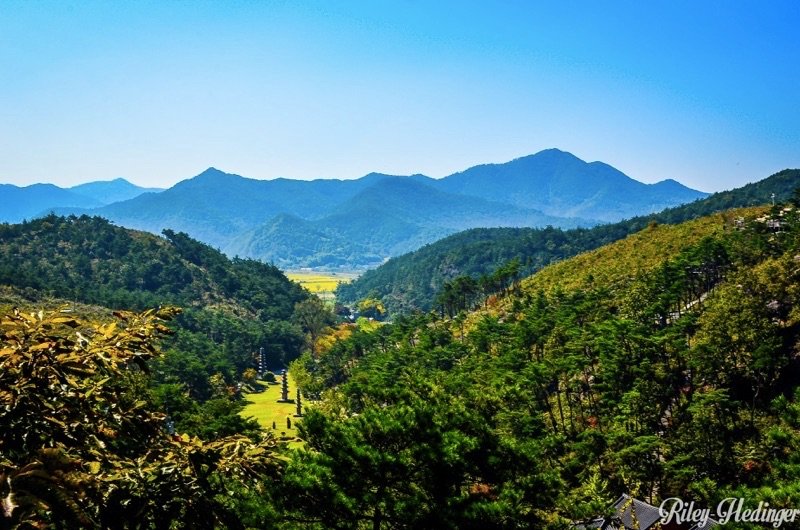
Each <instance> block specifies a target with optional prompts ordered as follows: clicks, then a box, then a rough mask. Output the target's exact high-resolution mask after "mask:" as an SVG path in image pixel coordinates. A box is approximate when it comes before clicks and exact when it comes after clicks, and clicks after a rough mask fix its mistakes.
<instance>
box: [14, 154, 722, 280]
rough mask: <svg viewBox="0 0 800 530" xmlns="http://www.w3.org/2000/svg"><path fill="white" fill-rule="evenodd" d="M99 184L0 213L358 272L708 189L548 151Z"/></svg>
mask: <svg viewBox="0 0 800 530" xmlns="http://www.w3.org/2000/svg"><path fill="white" fill-rule="evenodd" d="M114 182H117V181H114ZM98 184H99V183H90V184H87V185H82V186H78V187H76V188H77V189H76V188H72V189H70V190H61V191H62V192H65V193H68V195H66V194H65V195H63V197H61V196H59V197H46V198H43V199H41V200H40V201H39V206H40V207H39V208H38V209H37V210H36V212H34V213H30V211H31V209H32V208H33V207H35V206H36V205H35V202H36V201H34V200H28V206H27V207H26V208H25V209H24V210H19V209H17V210H13V211H9V213H7V212H5V211H3V214H2V217H0V219H1V220H4V221H15V220H19V219H20V218H21V217H20V215H22V216H27V217H30V216H32V215H35V214H41V213H47V212H48V211H51V210H52V211H55V212H56V213H64V214H66V213H76V214H80V213H87V214H90V215H99V216H102V217H105V218H107V219H109V220H111V221H114V222H115V223H117V224H119V225H122V226H127V227H130V228H138V229H142V230H147V231H150V232H155V233H160V232H161V230H163V229H165V228H170V229H173V230H176V231H183V232H186V233H188V234H189V235H191V236H192V237H194V238H197V239H199V240H201V241H203V242H206V243H208V244H211V245H213V246H215V247H218V248H220V249H222V250H223V251H224V252H226V253H227V254H229V255H239V256H243V257H253V258H258V259H262V260H266V261H271V262H273V263H275V264H276V265H279V266H281V267H286V268H288V267H305V266H310V267H348V268H357V267H365V266H370V265H375V264H377V263H380V262H382V261H384V260H385V259H386V258H388V257H391V256H396V255H399V254H402V253H404V252H408V251H410V250H414V249H416V248H419V247H420V246H422V245H424V244H426V243H430V242H432V241H435V240H437V239H440V238H441V237H444V236H446V235H448V234H452V233H455V232H458V231H461V230H465V229H468V228H475V227H499V226H527V227H537V226H538V227H542V226H547V225H552V226H558V227H564V228H571V227H576V226H590V225H593V224H596V223H597V222H609V221H615V220H619V219H622V218H626V217H632V216H634V215H640V214H646V213H651V212H655V211H659V210H662V209H664V208H666V207H669V206H674V205H677V204H682V203H686V202H690V201H693V200H695V199H699V198H702V197H704V196H706V194H705V193H703V192H700V191H696V190H692V189H690V188H687V187H685V186H683V185H681V184H679V183H678V182H675V181H671V180H669V181H663V182H659V183H657V184H643V183H641V182H638V181H636V180H633V179H631V178H630V177H628V176H626V175H625V174H624V173H622V172H620V171H618V170H616V169H614V168H613V167H611V166H609V165H607V164H604V163H601V162H592V163H586V162H584V161H582V160H580V159H579V158H577V157H575V156H574V155H572V154H570V153H566V152H563V151H559V150H557V149H549V150H546V151H542V152H540V153H537V154H535V155H530V156H526V157H523V158H518V159H516V160H512V161H511V162H507V163H505V164H487V165H480V166H475V167H473V168H470V169H467V170H465V171H463V172H460V173H456V174H453V175H450V176H448V177H445V178H442V179H433V178H430V177H426V176H424V175H412V176H392V175H384V174H379V173H371V174H369V175H366V176H364V177H361V178H359V179H355V180H334V179H319V180H313V181H301V180H290V179H275V180H253V179H248V178H244V177H241V176H238V175H232V174H228V173H225V172H223V171H220V170H218V169H215V168H209V169H207V170H206V171H204V172H203V173H201V174H199V175H197V176H196V177H194V178H191V179H187V180H184V181H181V182H179V183H178V184H176V185H175V186H173V187H171V188H169V189H167V190H165V191H161V192H159V193H143V192H144V191H148V190H143V189H141V188H139V190H141V191H140V192H139V194H137V195H136V196H132V197H131V198H128V200H124V198H123V199H117V200H119V202H115V201H112V200H110V199H111V198H112V197H117V196H114V195H112V190H105V191H103V189H102V187H101V186H99V185H98ZM131 186H132V185H131ZM24 189H25V190H27V189H28V188H24ZM87 190H89V191H92V193H91V194H89V193H87ZM51 191H52V190H51ZM78 192H83V194H79V193H78ZM73 195H74V196H73ZM56 199H58V200H61V201H62V202H61V203H58V202H57V201H56ZM4 202H5V201H4ZM98 203H100V204H98ZM4 210H5V209H4ZM21 212H23V213H21ZM15 216H16V218H15Z"/></svg>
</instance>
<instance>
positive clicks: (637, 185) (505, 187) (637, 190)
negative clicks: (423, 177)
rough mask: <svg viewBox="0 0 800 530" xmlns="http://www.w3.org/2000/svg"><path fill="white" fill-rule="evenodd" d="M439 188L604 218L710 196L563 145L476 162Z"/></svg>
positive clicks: (563, 213) (555, 212) (558, 212)
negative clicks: (647, 180)
mask: <svg viewBox="0 0 800 530" xmlns="http://www.w3.org/2000/svg"><path fill="white" fill-rule="evenodd" d="M437 187H439V189H443V190H446V191H450V192H452V193H461V194H465V195H478V196H481V197H483V198H487V199H490V200H495V201H499V202H507V203H509V204H513V205H515V206H519V207H523V208H533V209H537V210H541V211H543V212H544V213H547V214H550V215H559V216H564V217H583V218H587V219H599V220H602V221H619V220H621V219H624V218H628V217H633V216H636V215H642V214H647V213H653V212H657V211H660V210H663V209H664V208H668V207H670V206H676V205H678V204H682V203H685V202H690V201H693V200H696V199H700V198H703V197H705V196H706V195H707V194H706V193H703V192H700V191H697V190H692V189H690V188H687V187H686V186H684V185H682V184H680V183H678V182H677V181H674V180H668V181H662V182H659V183H656V184H644V183H642V182H639V181H637V180H634V179H632V178H630V177H628V176H627V175H625V174H624V173H622V172H621V171H619V170H618V169H616V168H614V167H612V166H610V165H608V164H606V163H604V162H588V163H587V162H584V161H583V160H581V159H580V158H578V157H576V156H575V155H573V154H571V153H567V152H564V151H560V150H558V149H548V150H545V151H541V152H539V153H537V154H535V155H529V156H525V157H521V158H517V159H514V160H512V161H510V162H506V163H505V164H484V165H479V166H475V167H472V168H469V169H467V170H465V171H462V172H459V173H455V174H453V175H450V176H449V177H446V178H444V179H442V180H441V181H438V182H437Z"/></svg>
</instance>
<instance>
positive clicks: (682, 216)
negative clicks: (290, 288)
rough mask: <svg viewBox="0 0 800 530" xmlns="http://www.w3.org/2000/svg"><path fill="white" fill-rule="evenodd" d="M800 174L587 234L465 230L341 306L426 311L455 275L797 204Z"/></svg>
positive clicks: (350, 293) (379, 275)
mask: <svg viewBox="0 0 800 530" xmlns="http://www.w3.org/2000/svg"><path fill="white" fill-rule="evenodd" d="M798 188H800V169H787V170H783V171H780V172H778V173H776V174H774V175H772V176H770V177H768V178H765V179H763V180H760V181H758V182H754V183H750V184H747V185H745V186H742V187H740V188H736V189H733V190H728V191H723V192H718V193H714V194H712V195H709V196H708V197H706V198H704V199H701V200H698V201H694V202H692V203H689V204H684V205H681V206H676V207H673V208H668V209H665V210H662V211H660V212H658V213H654V214H649V215H643V216H637V217H632V218H630V219H626V220H624V221H619V222H616V223H607V224H603V225H600V226H595V227H592V228H589V229H585V228H578V229H571V230H561V229H558V228H553V227H547V228H476V229H472V230H465V231H463V232H459V233H456V234H452V235H450V236H448V237H445V238H443V239H440V240H438V241H436V242H434V243H431V244H429V245H425V246H423V247H421V248H419V249H417V250H415V251H413V252H409V253H407V254H403V255H401V256H397V257H394V258H392V259H390V260H388V261H387V262H386V263H384V264H382V265H380V266H379V267H377V268H375V269H372V270H369V271H366V272H365V273H364V274H362V275H361V276H360V277H359V278H358V279H357V280H355V281H354V282H352V283H349V284H342V285H340V286H339V288H338V290H337V293H336V296H337V300H339V301H341V302H343V303H355V302H357V301H358V300H361V299H363V298H366V297H368V296H369V297H375V298H378V299H380V300H381V302H382V303H383V305H384V306H385V307H386V308H387V309H388V310H389V312H390V313H394V314H398V313H404V312H412V311H416V310H428V309H430V308H431V307H432V306H433V304H434V300H435V298H436V296H437V294H438V293H439V292H440V291H441V290H442V289H443V287H444V286H445V284H446V283H447V282H450V281H453V280H455V279H456V278H458V277H461V276H470V277H472V278H474V279H476V280H477V279H478V278H480V277H481V276H487V275H491V274H492V273H493V272H495V271H496V270H498V269H499V268H500V267H502V266H503V265H505V264H506V263H508V262H510V261H511V260H517V261H518V262H519V264H520V272H521V274H522V275H529V274H533V273H535V272H536V271H538V270H540V269H542V268H543V267H546V266H547V265H549V264H550V263H553V262H556V261H562V260H564V259H566V258H569V257H571V256H575V255H577V254H580V253H582V252H586V251H589V250H593V249H595V248H598V247H601V246H603V245H606V244H609V243H612V242H614V241H618V240H620V239H624V238H625V237H627V236H629V235H631V234H634V233H636V232H639V231H641V230H642V229H644V228H646V227H647V226H650V225H657V224H676V223H681V222H684V221H688V220H692V219H697V218H699V217H703V216H708V215H711V214H713V213H716V212H722V211H725V210H728V209H731V208H741V207H746V206H754V205H765V204H769V203H770V201H771V200H774V201H779V202H780V201H788V200H792V199H793V197H794V199H793V200H795V201H796V202H797V201H798V200H800V198H799V197H797V195H796V191H795V190H797V189H798Z"/></svg>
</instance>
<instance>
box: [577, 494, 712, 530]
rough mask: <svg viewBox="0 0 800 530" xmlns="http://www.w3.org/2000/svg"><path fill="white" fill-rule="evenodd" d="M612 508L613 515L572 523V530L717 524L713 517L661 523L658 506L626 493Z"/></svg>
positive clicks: (697, 529)
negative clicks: (700, 522) (701, 519)
mask: <svg viewBox="0 0 800 530" xmlns="http://www.w3.org/2000/svg"><path fill="white" fill-rule="evenodd" d="M613 508H614V514H613V515H611V516H609V517H597V518H595V519H592V520H589V521H584V522H579V523H575V524H573V525H572V530H650V529H652V530H708V529H710V528H713V527H715V526H717V525H718V524H719V523H718V522H717V521H715V520H714V519H709V520H708V522H707V523H706V524H705V525H702V524H699V523H698V524H696V523H683V524H678V523H676V522H674V521H670V522H669V523H667V524H662V523H661V512H660V510H659V507H658V506H653V505H652V504H648V503H646V502H644V501H640V500H639V499H634V498H633V497H631V496H629V495H626V494H622V496H621V497H620V498H619V499H617V501H616V502H615V503H614V505H613Z"/></svg>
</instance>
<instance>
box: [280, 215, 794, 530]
mask: <svg viewBox="0 0 800 530" xmlns="http://www.w3.org/2000/svg"><path fill="white" fill-rule="evenodd" d="M799 236H800V226H798V220H797V214H796V212H795V211H793V210H787V211H783V210H782V209H778V208H776V209H775V210H774V211H773V212H765V211H764V210H763V209H762V210H757V209H756V210H746V211H734V212H729V213H727V214H725V215H716V216H711V217H705V218H701V219H699V220H697V221H693V222H689V223H684V224H681V225H677V226H658V225H652V226H651V227H649V228H647V229H645V230H644V231H642V232H640V233H639V234H636V235H635V236H633V237H631V238H628V239H626V240H624V241H621V242H619V243H617V244H614V245H610V246H608V247H605V248H603V249H599V250H598V251H596V252H594V253H589V254H585V255H582V256H580V257H579V258H577V259H572V260H567V261H565V262H563V263H561V264H558V265H556V266H553V267H549V268H546V269H545V270H544V271H542V272H541V273H539V274H537V275H534V276H533V277H531V278H529V279H527V280H525V281H522V282H519V283H518V284H516V285H514V286H511V287H510V288H509V290H508V294H507V295H506V296H505V297H500V298H494V299H492V300H491V301H490V302H489V303H488V308H487V309H482V310H480V311H478V312H477V313H470V314H467V313H461V314H459V315H457V316H456V317H455V318H452V319H451V318H444V319H442V318H441V317H440V316H439V315H438V313H431V314H428V315H422V314H419V315H418V316H416V317H400V318H398V319H397V321H396V323H395V324H393V325H391V326H385V327H383V328H381V329H380V331H378V332H374V333H356V334H354V335H353V336H352V337H351V338H349V339H347V340H344V341H340V342H338V343H336V344H334V345H333V346H332V347H331V348H330V349H329V350H327V351H325V352H322V353H320V354H319V355H318V356H317V357H311V356H308V355H307V356H305V357H303V358H301V360H300V361H298V362H297V363H296V364H295V366H294V367H293V368H294V370H296V371H297V372H298V373H301V374H303V377H302V378H301V379H302V380H304V381H305V385H306V386H307V388H308V389H309V390H310V391H312V392H318V393H321V394H322V395H323V396H325V401H324V406H321V407H318V408H316V409H315V410H314V411H312V413H311V414H310V415H309V417H307V418H306V420H305V422H304V424H303V430H304V433H305V437H306V439H307V446H306V448H305V449H304V450H303V451H301V452H300V453H299V454H298V456H296V457H295V459H294V460H293V462H292V464H291V465H290V466H289V467H288V469H287V475H286V477H287V478H286V479H285V480H289V481H290V483H294V482H297V483H298V484H307V483H308V481H309V480H310V479H308V478H307V476H308V474H311V473H317V474H322V475H323V476H326V477H328V480H327V481H326V482H325V483H324V484H321V485H318V486H317V489H316V490H315V492H314V495H313V496H311V497H306V498H305V502H312V503H313V506H314V507H313V510H309V509H307V508H303V507H301V506H297V507H296V509H298V510H301V511H303V513H305V514H306V516H307V517H311V514H316V516H315V519H316V520H317V521H319V522H320V525H321V526H322V527H324V526H326V525H327V526H334V524H335V523H334V521H336V520H340V519H342V518H344V519H348V520H353V521H354V520H371V521H372V522H373V523H375V524H376V526H381V525H385V526H386V527H401V526H405V527H413V528H565V527H567V526H568V523H569V521H574V520H580V519H582V518H587V517H590V516H592V515H597V514H600V513H603V512H604V510H605V509H606V508H607V506H608V505H609V504H610V502H611V501H612V500H613V499H614V498H616V497H617V496H618V495H619V494H620V493H623V492H628V493H632V494H633V495H636V496H639V497H640V498H643V499H647V500H651V501H654V502H655V501H658V500H659V499H663V498H666V497H670V496H681V497H682V498H685V499H692V500H694V501H696V502H697V503H699V504H702V505H707V506H716V503H717V502H719V501H720V500H721V499H723V498H725V497H729V496H736V497H739V496H742V497H746V498H748V499H758V500H763V501H766V502H769V503H771V505H772V506H776V507H778V506H779V507H797V506H798V505H800V489H798V484H800V460H798V456H797V455H798V454H800V453H798V451H797V450H798V448H800V405H798V401H797V400H798V399H800V391H799V390H800V389H799V388H798V383H797V382H798V376H800V364H799V363H798V351H797V344H798V338H799V337H798V331H800V328H799V327H798V324H799V323H800V321H798V307H797V300H798V294H800V292H798V285H800V282H798V277H797V274H798V267H797V260H798V257H797V256H798V251H800V239H799ZM334 441H335V443H334ZM365 500H368V501H367V502H365ZM376 521H378V522H379V524H378V523H376Z"/></svg>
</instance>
